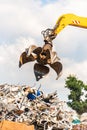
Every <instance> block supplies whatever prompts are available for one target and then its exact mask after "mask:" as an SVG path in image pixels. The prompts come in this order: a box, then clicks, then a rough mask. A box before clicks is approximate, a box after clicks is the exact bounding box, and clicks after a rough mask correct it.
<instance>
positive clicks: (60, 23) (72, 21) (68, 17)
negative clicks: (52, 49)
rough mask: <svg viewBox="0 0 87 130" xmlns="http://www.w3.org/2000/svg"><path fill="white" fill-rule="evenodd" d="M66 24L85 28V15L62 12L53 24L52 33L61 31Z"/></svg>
mask: <svg viewBox="0 0 87 130" xmlns="http://www.w3.org/2000/svg"><path fill="white" fill-rule="evenodd" d="M67 25H71V26H76V27H81V28H87V17H80V16H77V15H74V14H64V15H62V16H61V17H59V19H58V20H57V22H56V25H55V26H54V28H53V30H54V34H55V35H57V34H58V33H59V32H60V31H62V30H63V29H64V28H65V27H66V26H67Z"/></svg>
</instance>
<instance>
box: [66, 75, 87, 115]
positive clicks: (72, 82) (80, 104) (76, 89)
mask: <svg viewBox="0 0 87 130" xmlns="http://www.w3.org/2000/svg"><path fill="white" fill-rule="evenodd" d="M65 87H66V88H68V89H69V90H70V94H69V95H68V99H69V101H68V102H67V104H68V105H69V106H70V107H71V108H72V109H74V110H76V111H77V113H78V114H82V113H84V112H87V95H85V100H84V101H83V100H82V99H81V96H82V95H83V93H82V90H83V89H84V90H85V91H87V85H85V84H84V83H83V81H81V80H78V79H77V78H76V77H75V76H72V75H69V76H68V77H67V79H66V81H65Z"/></svg>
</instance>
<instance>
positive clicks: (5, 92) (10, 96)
mask: <svg viewBox="0 0 87 130" xmlns="http://www.w3.org/2000/svg"><path fill="white" fill-rule="evenodd" d="M75 118H78V115H77V113H76V112H75V111H74V110H72V109H70V108H69V107H68V106H67V104H66V102H65V101H61V100H60V99H59V98H58V95H57V91H55V92H53V93H50V94H47V95H46V94H44V93H43V92H42V91H40V88H39V89H36V88H31V87H29V86H25V85H24V86H16V85H8V84H4V85H0V121H3V120H8V121H13V122H18V123H25V124H27V125H34V127H35V130H75V127H76V130H78V129H77V127H80V126H82V124H80V125H79V124H76V125H75V124H73V123H72V121H73V120H74V119H75ZM78 125H79V126H78ZM84 130H87V124H85V127H84Z"/></svg>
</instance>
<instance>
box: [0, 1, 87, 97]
mask: <svg viewBox="0 0 87 130" xmlns="http://www.w3.org/2000/svg"><path fill="white" fill-rule="evenodd" d="M65 13H75V14H76V15H79V16H84V17H87V0H79V1H76V0H66V1H65V0H55V2H48V3H47V4H46V3H44V4H43V2H42V1H41V0H37V1H35V0H31V1H28V0H25V1H24V0H15V1H14V0H3V1H1V0H0V83H6V82H8V83H20V84H22V83H24V84H31V85H32V84H34V83H35V82H36V81H35V77H34V73H33V63H30V64H26V65H24V66H23V67H22V68H21V69H19V68H18V60H19V56H20V54H21V52H22V51H24V49H25V48H26V47H28V46H29V45H30V44H37V45H40V46H42V45H43V37H42V35H41V31H42V30H44V29H46V28H53V27H54V25H55V23H56V20H57V19H58V17H60V15H62V14H65ZM86 41H87V29H82V28H75V27H70V26H68V27H66V28H65V29H64V30H63V31H62V32H60V34H59V35H58V36H57V37H56V39H55V40H54V41H53V42H54V45H55V46H54V48H55V50H56V51H57V53H58V55H59V57H60V58H61V62H62V63H63V75H62V76H61V77H60V79H59V80H58V81H56V80H55V79H56V73H55V72H54V71H53V70H50V74H49V76H48V77H47V78H44V79H42V80H41V81H40V82H39V83H37V85H38V84H40V83H41V84H42V86H44V87H43V89H44V90H45V91H51V90H55V89H58V91H60V93H61V92H63V86H64V83H65V78H66V77H67V76H68V75H69V74H71V73H73V74H76V75H77V76H78V77H79V78H80V79H82V80H84V81H85V82H86V77H87V74H86V73H87V72H86V70H87V60H86V50H87V44H86ZM31 69H32V71H31ZM49 86H50V87H49ZM66 91H67V90H66ZM60 95H61V94H60ZM61 97H62V96H61Z"/></svg>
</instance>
